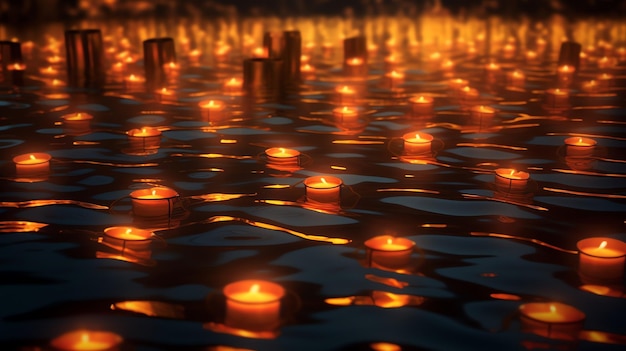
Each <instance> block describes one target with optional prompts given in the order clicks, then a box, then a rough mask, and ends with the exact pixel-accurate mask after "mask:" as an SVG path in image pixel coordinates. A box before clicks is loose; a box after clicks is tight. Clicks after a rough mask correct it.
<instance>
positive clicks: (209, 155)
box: [171, 154, 252, 160]
mask: <svg viewBox="0 0 626 351" xmlns="http://www.w3.org/2000/svg"><path fill="white" fill-rule="evenodd" d="M171 156H173V157H202V158H231V159H235V160H249V159H251V158H252V156H237V155H224V154H172V155H171Z"/></svg>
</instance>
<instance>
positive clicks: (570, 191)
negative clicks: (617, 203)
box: [543, 187, 626, 199]
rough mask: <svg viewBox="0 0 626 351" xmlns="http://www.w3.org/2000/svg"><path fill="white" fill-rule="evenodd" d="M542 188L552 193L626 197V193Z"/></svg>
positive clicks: (609, 197)
mask: <svg viewBox="0 0 626 351" xmlns="http://www.w3.org/2000/svg"><path fill="white" fill-rule="evenodd" d="M543 190H546V191H551V192H554V193H564V194H570V195H580V196H592V197H603V198H607V199H626V195H618V194H599V193H587V192H583V191H573V190H565V189H557V188H545V187H544V188H543Z"/></svg>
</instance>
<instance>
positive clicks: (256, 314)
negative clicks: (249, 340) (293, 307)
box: [223, 280, 285, 332]
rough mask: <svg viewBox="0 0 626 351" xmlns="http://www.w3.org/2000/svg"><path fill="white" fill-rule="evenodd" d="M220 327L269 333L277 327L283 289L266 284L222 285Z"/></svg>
mask: <svg viewBox="0 0 626 351" xmlns="http://www.w3.org/2000/svg"><path fill="white" fill-rule="evenodd" d="M223 292H224V295H225V296H226V316H225V319H224V324H225V325H227V326H229V327H232V328H237V329H244V330H250V331H257V332H258V331H272V330H275V329H276V328H278V327H279V326H280V306H281V301H280V300H281V299H282V298H283V296H284V295H285V289H284V288H283V287H282V286H280V285H278V284H276V283H272V282H269V281H263V280H242V281H238V282H234V283H230V284H228V285H226V286H225V287H224V289H223Z"/></svg>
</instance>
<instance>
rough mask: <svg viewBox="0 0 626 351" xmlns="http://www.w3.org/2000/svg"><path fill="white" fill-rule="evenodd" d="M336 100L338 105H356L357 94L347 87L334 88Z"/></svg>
mask: <svg viewBox="0 0 626 351" xmlns="http://www.w3.org/2000/svg"><path fill="white" fill-rule="evenodd" d="M335 96H336V100H337V102H338V103H339V104H340V105H343V106H347V105H356V103H357V93H356V90H354V88H352V87H351V86H348V85H342V86H339V87H337V88H335Z"/></svg>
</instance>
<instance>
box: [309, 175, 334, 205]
mask: <svg viewBox="0 0 626 351" xmlns="http://www.w3.org/2000/svg"><path fill="white" fill-rule="evenodd" d="M342 184H343V182H342V180H341V179H340V178H337V177H333V176H313V177H308V178H306V179H305V180H304V188H305V195H306V201H307V202H311V203H324V204H335V205H338V204H339V203H340V201H341V185H342Z"/></svg>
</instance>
